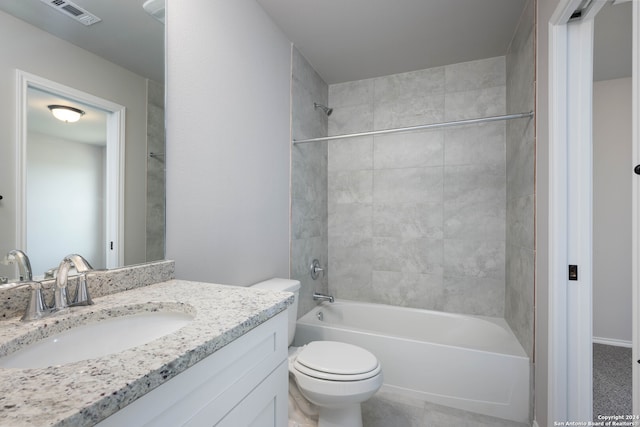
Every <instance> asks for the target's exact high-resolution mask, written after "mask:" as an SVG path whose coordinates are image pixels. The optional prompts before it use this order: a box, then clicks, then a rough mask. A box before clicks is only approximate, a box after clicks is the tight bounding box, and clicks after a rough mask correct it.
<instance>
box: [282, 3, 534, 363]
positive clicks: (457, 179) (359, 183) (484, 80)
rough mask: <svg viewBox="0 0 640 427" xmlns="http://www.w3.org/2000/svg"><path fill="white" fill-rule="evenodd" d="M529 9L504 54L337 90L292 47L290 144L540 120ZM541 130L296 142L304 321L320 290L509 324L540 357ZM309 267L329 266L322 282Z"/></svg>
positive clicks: (297, 248) (296, 258) (522, 127)
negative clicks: (441, 125)
mask: <svg viewBox="0 0 640 427" xmlns="http://www.w3.org/2000/svg"><path fill="white" fill-rule="evenodd" d="M533 10H534V2H533V1H529V2H528V5H527V7H526V8H525V11H524V13H523V16H522V18H521V22H520V24H519V26H518V28H517V30H516V33H515V34H514V39H513V41H512V43H511V46H510V48H509V51H508V53H507V55H506V56H501V57H495V58H488V59H482V60H478V61H471V62H465V63H460V64H453V65H447V66H443V67H437V68H431V69H426V70H419V71H414V72H410V73H403V74H396V75H391V76H384V77H379V78H373V79H367V80H360V81H354V82H347V83H341V84H334V85H331V86H327V85H326V84H325V83H324V82H323V81H322V79H321V78H320V77H319V76H318V74H317V73H316V72H315V71H314V70H313V68H312V66H311V65H310V64H309V63H308V62H307V61H306V60H305V59H304V57H302V56H301V55H300V54H299V53H298V51H297V50H296V49H295V48H294V49H293V53H292V54H293V70H292V72H293V78H292V82H293V83H292V85H293V86H292V115H293V120H292V135H293V138H294V139H297V140H299V139H305V138H313V137H319V136H325V135H327V134H328V135H340V134H347V133H355V132H366V131H371V130H381V129H388V128H396V127H406V126H413V125H421V124H427V123H437V122H444V121H454V120H461V119H468V118H478V117H487V116H493V115H501V114H511V113H520V112H528V111H531V110H533V107H534V85H535V81H534V78H535V76H534V72H533V70H534V69H535V63H534V46H533V40H534V33H533V29H534V23H533V16H534V14H533ZM314 102H319V103H323V104H325V105H328V106H330V107H332V108H333V109H334V110H333V114H331V116H329V117H327V116H326V115H325V114H324V113H322V112H321V111H320V110H314V109H313V103H314ZM533 129H534V122H533V119H530V118H523V119H515V120H511V121H499V122H493V123H485V124H475V125H467V126H459V127H451V128H445V129H439V130H425V131H415V132H406V133H395V134H387V135H376V136H365V137H357V138H347V139H338V140H333V141H329V142H316V143H310V144H300V145H294V146H293V148H292V247H291V250H292V255H291V275H292V277H293V278H296V279H298V280H300V281H301V283H302V292H301V300H300V309H299V313H298V315H302V314H304V313H306V312H307V311H308V310H309V309H310V308H311V307H312V306H313V305H315V302H313V301H312V300H311V293H312V292H313V291H314V290H316V291H321V292H324V291H328V292H329V293H331V294H332V295H334V296H335V297H337V298H343V299H350V300H356V301H369V302H377V303H383V304H392V305H399V306H406V307H415V308H423V309H433V310H442V311H448V312H456V313H466V314H477V315H488V316H497V317H504V318H505V319H506V320H507V322H508V323H509V324H510V326H511V328H512V329H513V331H514V333H515V334H516V336H517V337H518V339H519V341H520V343H521V344H522V346H523V348H524V349H525V351H526V352H527V354H528V355H529V356H530V357H531V356H532V353H533V350H532V349H533V292H534V286H533V280H534V277H533V276H534V273H533V272H534V259H535V250H534V249H535V248H534V239H533V235H534V216H533V215H534V200H535V198H534V185H533V183H534V156H535V141H534V134H533ZM313 258H318V259H320V262H321V264H322V265H323V266H324V267H326V268H327V275H326V276H324V277H321V278H320V279H318V280H317V281H312V280H311V279H310V277H309V272H308V268H309V264H310V262H311V260H312V259H313ZM327 276H328V280H327Z"/></svg>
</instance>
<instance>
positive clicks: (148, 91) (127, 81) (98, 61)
mask: <svg viewBox="0 0 640 427" xmlns="http://www.w3.org/2000/svg"><path fill="white" fill-rule="evenodd" d="M57 3H60V2H57ZM63 3H69V4H71V2H63ZM73 4H75V5H77V6H79V7H80V8H81V9H84V10H87V11H89V12H90V13H92V14H94V15H96V16H97V17H99V18H100V19H101V21H99V22H98V23H96V24H94V25H90V26H84V25H82V24H81V23H78V22H74V20H73V19H71V18H70V17H69V16H65V14H64V13H61V12H60V11H59V10H56V9H54V8H52V7H50V6H49V5H48V4H47V3H46V2H42V1H40V0H24V1H21V2H2V3H0V36H4V38H5V39H7V40H8V39H10V40H12V43H11V48H10V49H7V50H4V51H3V54H2V58H3V61H0V62H2V64H0V71H1V72H2V75H4V76H5V78H3V81H1V82H0V99H2V101H1V102H0V105H1V107H0V108H2V109H3V113H4V114H3V115H2V116H3V117H2V118H0V126H2V128H4V129H7V132H5V134H4V135H2V136H0V170H1V172H0V178H1V181H2V185H1V186H0V195H2V196H3V198H2V200H0V258H2V257H4V255H5V254H6V253H8V251H10V250H11V249H24V250H25V252H26V253H27V255H29V257H30V258H31V262H32V266H33V270H34V271H33V272H34V276H35V277H38V276H42V275H43V274H44V272H45V270H43V269H45V268H46V269H48V268H51V267H57V263H59V261H60V260H61V259H62V257H63V256H64V255H66V254H67V253H68V252H79V253H81V254H82V255H85V256H86V257H87V258H88V259H89V261H90V262H91V263H92V264H93V265H94V267H96V268H99V267H102V266H106V267H117V266H122V265H131V264H139V263H142V262H146V261H152V260H158V259H162V258H164V156H163V154H164V88H163V85H164V82H163V79H164V76H163V73H164V26H163V25H162V24H161V23H160V22H158V21H157V20H156V19H154V18H153V17H152V16H150V15H149V14H147V13H146V12H145V11H144V10H143V9H142V6H141V2H131V1H129V0H114V1H112V2H104V4H96V3H95V2H91V1H87V0H74V1H73ZM52 35H53V36H52ZM81 48H82V49H81ZM16 70H24V71H25V72H27V73H33V75H35V76H41V77H42V78H44V79H47V80H50V81H53V82H56V83H59V84H60V85H63V86H65V87H70V88H74V89H77V90H79V91H82V92H83V93H87V94H91V95H94V96H96V97H99V98H101V99H105V100H109V101H110V102H113V103H114V104H117V105H121V106H122V107H124V117H123V118H124V119H125V120H123V123H124V125H123V128H122V134H123V136H124V138H123V139H124V141H125V146H124V149H123V150H122V151H123V152H122V153H121V155H120V162H121V167H122V168H123V171H124V172H123V175H124V182H123V183H122V185H121V189H120V191H119V194H120V195H119V197H121V198H122V208H121V212H120V215H121V219H122V226H121V230H120V231H119V232H115V235H116V237H115V238H112V239H111V238H110V239H106V240H105V239H104V238H105V237H107V236H108V232H107V231H105V232H104V233H103V234H104V236H102V237H103V240H104V241H102V242H100V243H98V244H97V245H99V246H100V247H101V249H104V248H105V246H106V247H110V245H111V242H112V241H113V242H114V245H115V247H116V248H117V247H118V246H119V248H120V253H119V254H118V255H116V256H115V261H112V262H110V261H109V260H108V257H107V255H94V256H91V255H90V253H94V254H99V253H101V252H104V251H103V250H97V249H95V248H93V247H92V248H88V247H86V246H85V247H79V246H80V245H79V244H76V245H73V247H74V248H73V249H72V250H69V247H68V246H65V245H64V244H65V243H69V242H70V240H71V239H70V238H68V235H67V234H63V235H64V236H65V237H60V236H55V237H54V236H52V235H51V234H52V231H54V230H52V227H51V226H46V228H41V229H37V227H43V226H45V225H46V224H45V222H50V223H51V221H43V220H40V221H37V220H36V222H35V223H34V225H29V226H24V227H23V226H21V225H20V220H19V219H18V218H19V216H20V215H22V214H23V212H22V211H21V207H22V206H24V205H27V206H28V205H29V204H31V205H32V206H33V207H34V209H37V210H38V211H39V212H45V213H49V212H52V211H54V210H58V211H59V212H60V215H62V216H64V215H65V213H66V214H68V213H69V212H70V211H73V210H74V209H75V207H74V206H73V201H74V199H83V198H85V197H83V194H87V189H86V188H83V189H80V188H70V187H69V186H68V185H65V186H64V187H65V188H62V189H59V191H58V194H57V195H52V194H51V193H52V190H46V189H44V188H45V187H40V188H39V191H40V193H39V194H35V195H32V194H30V193H27V188H29V186H28V182H29V178H28V177H27V179H26V180H25V184H24V185H21V184H20V179H19V176H18V172H19V170H20V166H21V165H19V164H17V163H18V162H17V161H16V160H17V159H19V158H20V155H21V154H20V152H19V151H18V150H17V148H18V147H19V144H17V142H16V141H17V140H18V139H19V134H20V133H21V132H23V133H28V132H31V129H29V131H27V127H28V126H30V125H31V124H33V123H34V121H33V118H32V114H33V113H34V111H33V110H32V109H31V107H29V108H27V107H25V110H24V111H21V110H20V108H19V107H18V106H17V103H16V102H15V101H14V99H15V96H14V94H15V93H16V81H17V80H18V79H15V78H6V76H14V75H16V73H17V71H16ZM2 95H4V96H2ZM47 102H48V101H47ZM52 102H53V101H52ZM41 104H42V102H41ZM40 107H42V105H41V106H40ZM85 107H86V108H89V106H86V105H85V106H84V107H83V108H82V109H84V108H85ZM41 113H42V111H41ZM44 113H46V114H49V115H50V112H49V111H48V110H45V111H44ZM105 114H106V113H105ZM84 118H89V114H88V113H87V115H86V116H85V117H84ZM3 120H4V121H3ZM16 122H22V125H18V126H16ZM21 126H22V127H21ZM14 129H15V132H12V130H14ZM103 132H105V131H104V127H103ZM36 133H38V134H39V135H40V136H42V135H46V132H44V131H43V130H42V129H40V130H37V131H36ZM45 139H46V138H42V137H40V140H39V141H36V142H34V144H37V143H40V145H41V146H42V145H43V142H44V140H45ZM27 146H29V144H27ZM48 148H49V149H50V150H51V147H48ZM99 150H105V149H104V148H102V149H98V151H99ZM62 151H64V150H61V149H53V150H52V151H51V152H50V154H57V155H59V157H58V158H54V157H52V156H51V155H47V156H45V157H41V166H46V167H49V168H51V171H55V170H56V168H58V169H57V170H58V171H60V170H63V169H65V168H66V167H64V166H63V163H64V162H65V161H67V160H69V157H71V156H69V155H64V154H62ZM150 153H154V156H153V157H151V156H150ZM25 154H26V155H25V156H23V157H24V162H25V163H24V165H25V166H26V162H27V161H28V159H29V155H28V152H26V151H25ZM97 159H98V157H95V156H94V158H93V160H92V161H94V162H97V163H95V165H94V166H93V167H92V168H93V169H96V168H99V167H100V165H99V163H100V162H99V160H97ZM21 161H22V160H21ZM87 161H88V160H87ZM41 170H42V169H41ZM27 174H28V173H27ZM55 176H57V175H55ZM47 177H49V178H51V177H52V175H50V174H44V176H43V179H41V180H40V182H41V183H46V181H47ZM96 179H97V178H96ZM52 180H53V179H51V181H52ZM32 181H33V180H32ZM80 181H82V182H83V184H86V182H85V181H84V180H80ZM76 182H79V181H76ZM32 183H33V182H32ZM96 185H98V186H99V184H97V181H96V182H94V186H96ZM78 192H79V193H81V195H78V194H77V193H78ZM97 199H100V196H98V197H97ZM97 199H96V202H104V200H97ZM29 200H31V202H29ZM61 206H62V208H61ZM94 209H96V208H95V206H94ZM25 210H26V212H27V215H28V212H29V209H28V207H27V209H25ZM83 216H84V218H85V219H89V218H88V217H89V214H88V213H85V214H84V215H83ZM103 216H104V215H103ZM45 218H47V219H48V220H49V219H51V218H50V217H45ZM61 218H62V217H61ZM72 222H73V223H74V224H75V225H76V227H77V224H78V222H77V221H72ZM90 222H93V223H100V224H105V221H104V220H103V219H100V218H98V217H97V216H94V217H91V219H90ZM53 223H56V224H59V223H60V222H58V221H53ZM94 228H95V227H94ZM104 228H105V229H106V228H107V226H106V225H105V226H104ZM31 229H36V230H37V233H36V234H37V235H39V236H42V237H44V240H43V241H42V242H41V243H39V244H38V245H39V246H34V243H33V242H32V241H31V239H30V233H29V230H31ZM32 231H33V230H32ZM87 240H88V239H87ZM23 241H24V243H22V242H23ZM94 246H95V245H94ZM36 247H38V248H45V249H38V250H35V248H36ZM47 247H48V248H51V250H50V251H49V252H50V253H47V254H48V255H52V257H51V258H50V259H42V260H41V259H40V258H43V256H42V253H43V252H42V251H43V250H44V251H45V252H47V249H46V248H47ZM54 247H55V248H56V250H57V249H59V251H62V252H64V253H62V252H60V253H57V251H56V250H53V248H54ZM31 248H34V250H30V249H31ZM85 248H86V249H85ZM83 252H85V253H83ZM53 260H56V261H55V262H54V265H50V264H51V263H52V262H53ZM45 266H46V267H45ZM3 276H4V277H7V278H8V279H9V280H11V279H12V278H16V277H17V276H18V270H17V268H16V267H15V266H13V265H9V266H5V265H0V277H3Z"/></svg>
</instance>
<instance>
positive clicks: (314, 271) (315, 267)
mask: <svg viewBox="0 0 640 427" xmlns="http://www.w3.org/2000/svg"><path fill="white" fill-rule="evenodd" d="M309 271H310V273H311V278H312V279H313V280H316V279H317V278H318V277H319V276H320V272H322V274H323V275H324V268H322V267H320V261H318V260H317V259H314V260H313V261H312V262H311V267H309Z"/></svg>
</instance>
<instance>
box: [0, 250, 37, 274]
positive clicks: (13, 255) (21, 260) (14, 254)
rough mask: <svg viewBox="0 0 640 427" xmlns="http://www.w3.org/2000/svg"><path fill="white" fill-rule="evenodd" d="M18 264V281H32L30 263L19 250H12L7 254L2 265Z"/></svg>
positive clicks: (25, 255)
mask: <svg viewBox="0 0 640 427" xmlns="http://www.w3.org/2000/svg"><path fill="white" fill-rule="evenodd" d="M13 263H16V264H18V271H19V272H20V281H23V280H28V281H32V280H33V274H32V271H31V262H30V261H29V257H28V256H27V254H25V253H24V252H22V251H21V250H20V249H13V250H11V251H9V253H7V255H6V256H5V257H4V260H3V264H13Z"/></svg>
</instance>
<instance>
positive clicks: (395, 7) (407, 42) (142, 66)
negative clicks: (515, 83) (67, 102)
mask: <svg viewBox="0 0 640 427" xmlns="http://www.w3.org/2000/svg"><path fill="white" fill-rule="evenodd" d="M72 1H73V2H74V3H76V4H78V5H79V6H81V7H83V8H84V9H86V10H87V11H89V12H91V13H93V14H95V15H97V16H98V17H100V18H101V19H102V21H101V22H99V23H97V24H94V25H91V26H89V27H85V26H84V25H82V24H80V23H78V22H76V21H74V20H72V19H70V18H69V17H67V16H65V15H64V14H62V13H60V12H58V11H56V10H54V9H52V8H51V7H49V6H47V5H46V4H44V3H43V2H42V1H41V0H0V10H3V11H5V12H7V13H10V14H12V15H14V16H16V17H18V18H20V19H23V20H25V21H27V22H29V23H31V24H33V25H35V26H37V27H40V28H42V29H44V30H45V31H48V32H50V33H51V34H54V35H55V36H57V37H60V38H62V39H64V40H67V41H69V42H71V43H73V44H75V45H77V46H80V47H82V48H84V49H86V50H89V51H91V52H94V53H96V54H97V55H100V56H102V57H104V58H106V59H108V60H110V61H112V62H114V63H116V64H119V65H121V66H123V67H125V68H127V69H129V70H131V71H133V72H135V73H137V74H139V75H141V76H144V77H148V78H150V79H152V80H155V81H158V82H163V81H164V75H163V73H164V27H163V25H162V24H161V23H160V22H158V21H156V20H155V19H154V18H152V17H151V16H150V15H148V14H147V13H146V12H145V11H144V10H143V9H142V3H144V0H108V1H97V0H72ZM256 1H257V3H259V4H260V5H261V6H262V8H263V9H264V10H265V11H266V12H267V14H269V15H270V16H271V18H272V19H273V21H274V22H275V23H276V24H277V25H278V26H279V27H280V28H281V29H282V31H283V32H284V33H285V35H286V36H287V37H288V38H289V39H290V40H291V41H292V42H293V43H294V44H295V45H296V47H297V48H298V50H299V51H300V52H301V53H302V54H303V55H304V56H305V57H306V58H307V60H308V61H309V62H310V63H311V64H312V65H313V66H314V68H315V69H316V71H318V73H319V74H320V75H321V77H322V78H323V79H324V80H325V81H326V82H327V83H329V84H333V83H339V82H345V81H351V80H360V79H365V78H370V77H376V76H382V75H388V74H394V73H401V72H407V71H413V70H417V69H423V68H429V67H434V66H440V65H445V64H452V63H457V62H464V61H470V60H474V59H480V58H487V57H492V56H499V55H504V54H505V53H506V50H507V48H508V46H509V43H510V41H511V37H512V35H513V32H514V29H515V27H516V25H517V22H518V19H519V17H520V15H521V13H522V9H523V7H524V5H525V3H526V0H482V1H479V0H348V1H345V0H322V1H319V0H256ZM625 8H626V9H625ZM630 8H631V2H628V3H623V4H621V5H616V6H607V7H605V9H604V10H603V12H601V15H599V16H598V18H597V21H596V40H595V46H596V57H595V63H596V66H595V70H596V71H595V74H596V78H597V79H600V80H602V79H606V78H616V77H621V76H627V75H631V68H630V67H631V55H630V53H628V52H630V50H627V45H628V46H629V47H628V49H630V45H631V13H630V12H628V11H627V9H628V10H630ZM605 15H606V16H605ZM599 46H616V48H615V49H611V48H599ZM611 76H613V77H611Z"/></svg>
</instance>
